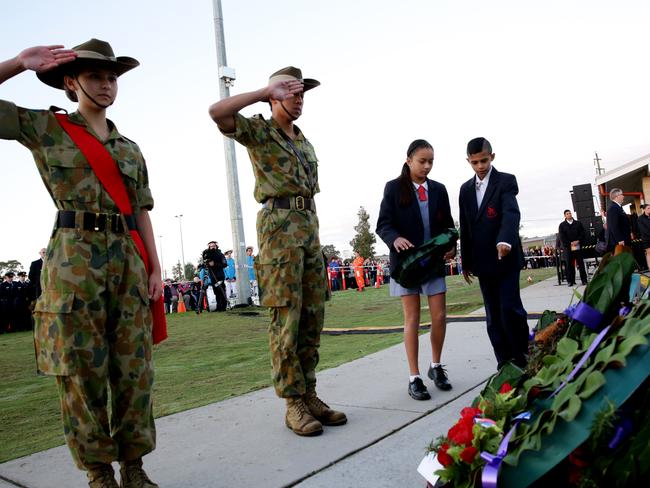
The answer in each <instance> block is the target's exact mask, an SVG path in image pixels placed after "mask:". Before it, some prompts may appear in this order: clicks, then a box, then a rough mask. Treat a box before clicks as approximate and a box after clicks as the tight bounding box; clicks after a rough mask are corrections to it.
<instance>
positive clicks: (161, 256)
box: [158, 236, 167, 280]
mask: <svg viewBox="0 0 650 488" xmlns="http://www.w3.org/2000/svg"><path fill="white" fill-rule="evenodd" d="M162 238H163V236H158V247H159V248H160V268H161V269H162V275H163V276H162V277H163V280H166V279H167V273H166V271H165V264H164V263H163V250H162Z"/></svg>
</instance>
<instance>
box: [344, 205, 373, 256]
mask: <svg viewBox="0 0 650 488" xmlns="http://www.w3.org/2000/svg"><path fill="white" fill-rule="evenodd" d="M357 215H358V216H359V223H358V224H357V225H355V226H354V230H356V231H357V234H356V235H355V236H354V239H352V240H351V241H350V245H351V246H352V250H353V251H354V252H358V253H359V254H361V255H362V256H363V257H364V258H371V259H372V258H374V257H375V249H374V244H375V242H377V238H376V237H375V235H374V234H373V233H372V232H370V214H369V213H368V212H366V209H365V208H363V207H359V211H358V212H357Z"/></svg>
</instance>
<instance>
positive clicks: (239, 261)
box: [212, 0, 250, 305]
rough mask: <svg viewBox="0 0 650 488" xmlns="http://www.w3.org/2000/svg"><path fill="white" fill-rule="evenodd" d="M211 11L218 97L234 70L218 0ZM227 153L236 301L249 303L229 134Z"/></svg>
mask: <svg viewBox="0 0 650 488" xmlns="http://www.w3.org/2000/svg"><path fill="white" fill-rule="evenodd" d="M212 7H213V11H214V37H215V40H216V44H217V63H218V66H219V98H220V99H222V100H223V99H224V98H228V97H229V96H230V87H231V86H233V84H234V82H235V70H234V69H232V68H229V67H228V63H227V61H226V41H225V38H224V33H223V12H222V10H221V0H212ZM223 146H224V152H225V155H226V180H227V183H228V204H229V206H230V227H231V231H232V240H233V243H232V245H233V250H234V251H235V253H234V254H235V259H236V261H235V264H236V267H237V281H236V283H237V304H238V305H248V299H249V298H250V287H249V286H248V279H247V278H248V270H247V269H246V238H245V237H244V219H243V217H242V210H241V198H240V197H239V178H238V176H237V159H236V156H235V143H234V142H233V140H232V139H230V138H228V137H224V138H223Z"/></svg>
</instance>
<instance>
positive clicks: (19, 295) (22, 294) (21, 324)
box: [14, 271, 32, 332]
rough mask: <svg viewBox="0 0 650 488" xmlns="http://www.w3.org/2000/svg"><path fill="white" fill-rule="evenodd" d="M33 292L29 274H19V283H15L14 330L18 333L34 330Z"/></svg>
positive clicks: (22, 272)
mask: <svg viewBox="0 0 650 488" xmlns="http://www.w3.org/2000/svg"><path fill="white" fill-rule="evenodd" d="M31 296H32V290H31V286H30V284H29V282H28V281H27V273H25V272H24V271H21V272H19V273H18V281H15V282H14V329H15V331H16V332H21V331H26V330H31V329H32V312H31V310H30V309H29V305H30V303H31V301H32V299H31Z"/></svg>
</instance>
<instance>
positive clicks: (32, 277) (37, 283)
mask: <svg viewBox="0 0 650 488" xmlns="http://www.w3.org/2000/svg"><path fill="white" fill-rule="evenodd" d="M45 252H46V250H45V248H43V249H41V250H40V251H38V254H39V255H40V256H41V257H40V259H37V260H36V261H32V264H30V265H29V275H28V279H29V283H30V287H31V292H32V296H31V299H32V300H36V299H37V298H38V297H39V296H41V270H42V269H43V259H45Z"/></svg>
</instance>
